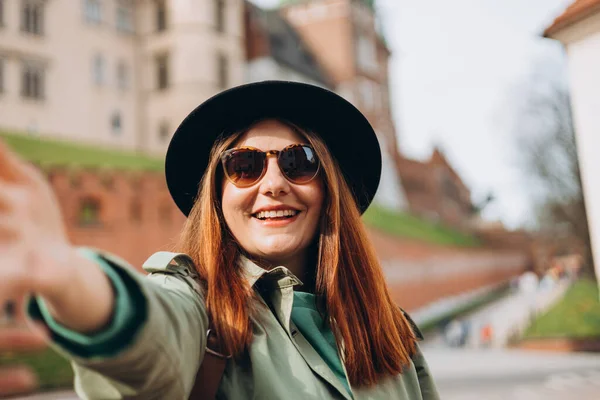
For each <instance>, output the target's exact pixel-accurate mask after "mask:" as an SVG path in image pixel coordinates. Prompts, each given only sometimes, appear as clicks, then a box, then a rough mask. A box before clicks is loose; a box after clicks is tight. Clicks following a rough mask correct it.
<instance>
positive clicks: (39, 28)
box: [21, 0, 44, 36]
mask: <svg viewBox="0 0 600 400" xmlns="http://www.w3.org/2000/svg"><path fill="white" fill-rule="evenodd" d="M21 31H23V32H27V33H31V34H32V35H38V36H41V35H43V34H44V2H43V1H41V0H24V1H22V2H21Z"/></svg>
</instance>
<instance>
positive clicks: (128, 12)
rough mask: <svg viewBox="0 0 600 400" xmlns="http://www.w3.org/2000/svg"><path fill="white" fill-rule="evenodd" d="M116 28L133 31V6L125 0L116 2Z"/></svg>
mask: <svg viewBox="0 0 600 400" xmlns="http://www.w3.org/2000/svg"><path fill="white" fill-rule="evenodd" d="M117 30H118V31H120V32H125V33H133V32H134V29H133V7H132V4H131V3H129V2H125V1H122V0H121V1H119V2H118V3H117Z"/></svg>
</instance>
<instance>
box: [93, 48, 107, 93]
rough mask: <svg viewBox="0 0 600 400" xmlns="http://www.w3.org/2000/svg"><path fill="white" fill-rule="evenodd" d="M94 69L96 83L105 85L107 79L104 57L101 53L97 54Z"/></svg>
mask: <svg viewBox="0 0 600 400" xmlns="http://www.w3.org/2000/svg"><path fill="white" fill-rule="evenodd" d="M92 71H93V74H94V83H95V84H96V85H99V86H101V85H103V84H104V79H105V76H104V57H103V56H102V55H101V54H97V55H96V57H94V61H93V65H92Z"/></svg>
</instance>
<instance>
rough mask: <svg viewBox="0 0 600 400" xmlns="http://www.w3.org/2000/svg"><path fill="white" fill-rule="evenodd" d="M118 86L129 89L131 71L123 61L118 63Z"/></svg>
mask: <svg viewBox="0 0 600 400" xmlns="http://www.w3.org/2000/svg"><path fill="white" fill-rule="evenodd" d="M117 86H118V87H119V89H121V90H127V89H129V71H128V69H127V65H126V64H125V62H123V61H121V62H119V64H117Z"/></svg>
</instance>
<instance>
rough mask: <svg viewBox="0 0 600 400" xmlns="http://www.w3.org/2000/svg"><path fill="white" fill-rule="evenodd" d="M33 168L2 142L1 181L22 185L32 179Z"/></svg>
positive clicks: (0, 144)
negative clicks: (21, 183)
mask: <svg viewBox="0 0 600 400" xmlns="http://www.w3.org/2000/svg"><path fill="white" fill-rule="evenodd" d="M33 170H34V169H33V168H32V167H31V166H30V165H28V164H27V163H26V162H25V161H23V160H21V159H20V158H19V157H18V156H17V155H16V154H15V153H14V152H13V151H12V150H10V149H9V148H8V146H7V145H6V144H5V143H4V142H3V141H2V140H0V180H4V181H8V182H13V183H20V182H27V181H29V180H30V179H31V178H32V172H33Z"/></svg>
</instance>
